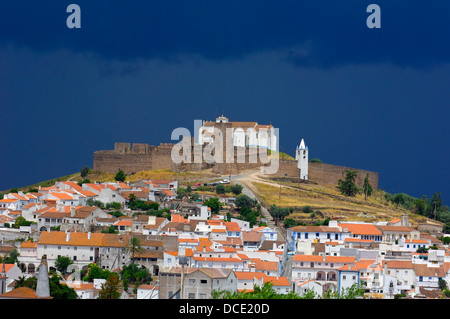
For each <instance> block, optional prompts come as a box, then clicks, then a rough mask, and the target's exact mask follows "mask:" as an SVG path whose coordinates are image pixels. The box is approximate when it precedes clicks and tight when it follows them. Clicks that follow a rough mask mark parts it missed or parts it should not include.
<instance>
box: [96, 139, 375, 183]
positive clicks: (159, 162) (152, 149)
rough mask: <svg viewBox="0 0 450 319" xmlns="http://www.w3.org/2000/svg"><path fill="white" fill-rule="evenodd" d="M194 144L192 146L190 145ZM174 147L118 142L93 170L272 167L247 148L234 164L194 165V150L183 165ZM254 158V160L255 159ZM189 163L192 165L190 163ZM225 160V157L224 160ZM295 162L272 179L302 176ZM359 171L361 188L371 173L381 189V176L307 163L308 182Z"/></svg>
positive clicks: (282, 162)
mask: <svg viewBox="0 0 450 319" xmlns="http://www.w3.org/2000/svg"><path fill="white" fill-rule="evenodd" d="M191 145H192V144H191ZM173 146H174V144H171V143H161V144H160V145H159V146H153V145H150V146H149V145H148V144H141V143H135V144H133V145H131V144H130V143H115V145H114V150H107V151H97V152H94V170H99V171H103V172H109V173H115V172H117V171H118V170H119V169H122V170H123V171H124V172H125V173H126V174H132V173H137V172H139V171H143V170H153V169H172V170H173V171H176V172H181V171H198V170H202V169H206V168H211V167H212V168H213V172H215V173H218V174H221V175H229V174H238V173H239V172H241V171H243V170H246V169H253V168H258V167H261V166H270V163H269V164H265V165H264V164H262V163H261V161H260V157H259V156H256V158H257V161H256V163H253V162H252V161H251V159H250V157H252V156H250V155H251V154H252V155H253V156H254V155H255V152H257V149H252V148H249V149H246V150H245V152H244V155H243V156H242V155H241V154H242V153H240V152H239V151H238V148H235V149H234V161H233V162H232V163H226V162H223V163H206V162H202V163H195V161H194V156H195V154H196V153H195V150H194V147H192V150H191V158H190V160H186V161H183V162H182V163H180V164H175V163H173V162H172V157H171V154H172V148H173ZM203 151H204V147H202V148H201V149H198V150H197V155H201V154H199V153H200V152H201V153H203ZM252 158H254V157H252ZM189 161H190V163H189ZM223 161H225V157H224V158H223ZM297 164H298V163H297V161H296V160H287V159H279V169H278V172H277V173H276V174H273V175H270V176H273V177H284V176H286V177H294V178H296V177H299V173H300V172H299V169H298V167H297ZM346 170H352V171H357V179H356V184H357V185H358V186H360V187H361V186H362V185H363V183H364V179H365V177H366V174H369V182H370V184H371V185H372V187H373V188H374V189H378V173H377V172H372V171H366V170H361V169H355V168H351V167H345V166H338V165H331V164H325V163H311V162H309V163H308V179H309V180H310V181H312V182H317V183H320V184H328V185H337V183H338V180H339V179H344V177H345V171H346Z"/></svg>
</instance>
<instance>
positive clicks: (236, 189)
mask: <svg viewBox="0 0 450 319" xmlns="http://www.w3.org/2000/svg"><path fill="white" fill-rule="evenodd" d="M243 189H244V187H243V186H242V185H241V184H234V185H231V186H230V190H231V192H232V193H233V194H234V195H239V194H240V193H242V190H243Z"/></svg>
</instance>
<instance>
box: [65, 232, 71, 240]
mask: <svg viewBox="0 0 450 319" xmlns="http://www.w3.org/2000/svg"><path fill="white" fill-rule="evenodd" d="M69 240H70V232H67V233H66V241H69Z"/></svg>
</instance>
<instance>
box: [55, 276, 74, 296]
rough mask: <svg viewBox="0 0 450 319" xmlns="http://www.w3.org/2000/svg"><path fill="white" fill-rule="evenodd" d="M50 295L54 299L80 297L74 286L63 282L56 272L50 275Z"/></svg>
mask: <svg viewBox="0 0 450 319" xmlns="http://www.w3.org/2000/svg"><path fill="white" fill-rule="evenodd" d="M49 284H50V296H52V297H53V298H54V299H78V295H77V293H76V292H75V289H73V288H72V287H70V286H68V285H65V284H61V283H60V278H59V276H57V275H56V274H54V275H53V276H51V277H50V280H49Z"/></svg>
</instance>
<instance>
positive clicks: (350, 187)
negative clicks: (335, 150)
mask: <svg viewBox="0 0 450 319" xmlns="http://www.w3.org/2000/svg"><path fill="white" fill-rule="evenodd" d="M357 175H358V172H356V171H350V170H345V178H344V180H342V179H339V180H338V186H337V188H338V189H339V190H340V191H341V194H343V195H346V196H355V195H356V194H357V193H358V191H359V189H358V187H357V186H356V185H355V180H356V176H357Z"/></svg>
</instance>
